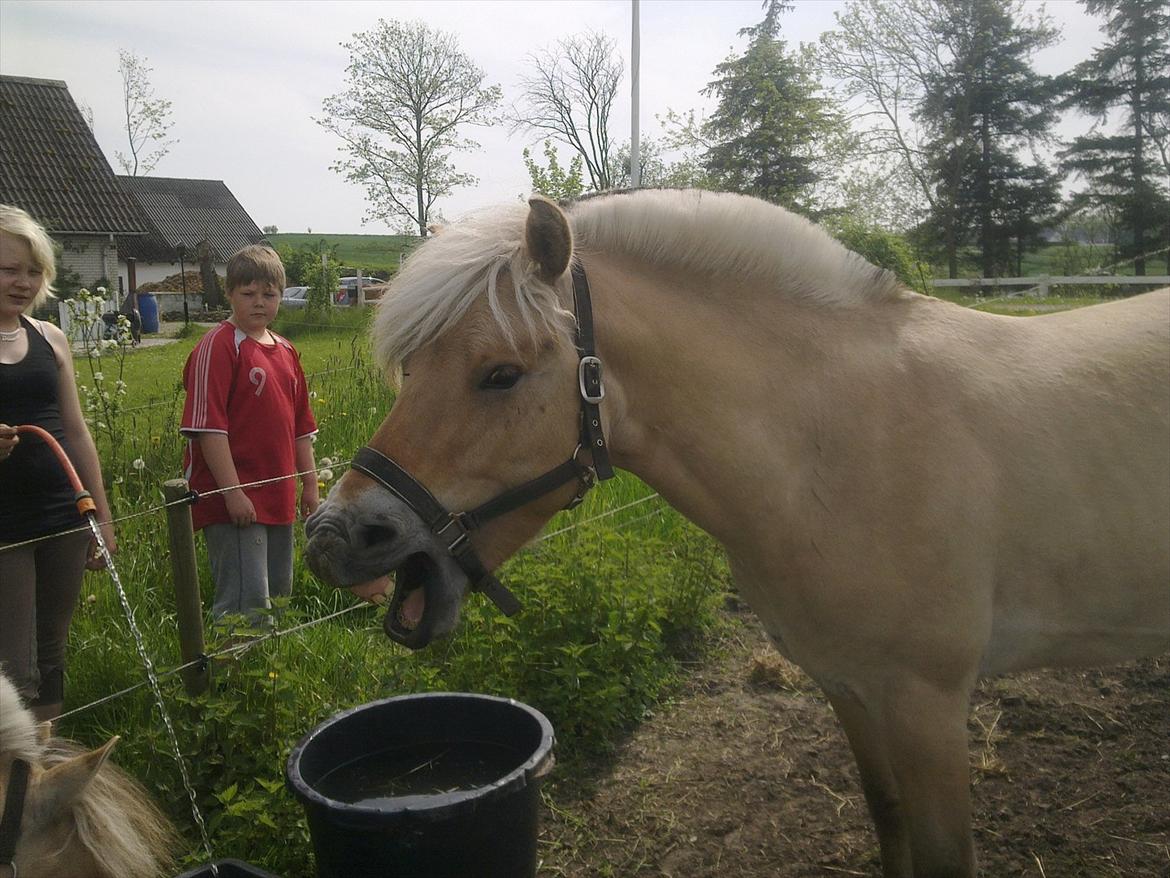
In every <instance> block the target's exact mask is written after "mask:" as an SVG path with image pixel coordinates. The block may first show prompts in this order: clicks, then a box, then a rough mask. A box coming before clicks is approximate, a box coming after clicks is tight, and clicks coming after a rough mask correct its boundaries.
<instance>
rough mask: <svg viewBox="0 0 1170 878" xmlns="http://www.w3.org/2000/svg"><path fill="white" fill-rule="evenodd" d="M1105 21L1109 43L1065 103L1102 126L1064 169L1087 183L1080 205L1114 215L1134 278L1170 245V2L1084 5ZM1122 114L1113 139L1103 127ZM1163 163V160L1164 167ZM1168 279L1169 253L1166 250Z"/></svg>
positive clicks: (1072, 85)
mask: <svg viewBox="0 0 1170 878" xmlns="http://www.w3.org/2000/svg"><path fill="white" fill-rule="evenodd" d="M1082 2H1083V3H1084V5H1085V8H1086V9H1087V10H1088V11H1089V12H1090V13H1092V14H1093V15H1101V14H1104V15H1106V16H1107V20H1106V23H1105V24H1104V25H1103V26H1102V28H1101V30H1102V32H1103V33H1104V34H1105V35H1106V37H1107V41H1106V43H1105V44H1104V45H1103V46H1101V47H1100V48H1098V49H1097V50H1096V51H1095V52H1094V53H1093V57H1092V58H1090V59H1089V60H1087V61H1084V62H1082V63H1081V64H1078V65H1077V66H1076V67H1075V68H1074V69H1073V70H1072V72H1071V73H1070V74H1069V75H1068V76H1067V77H1066V79H1065V85H1066V87H1067V93H1066V95H1067V96H1066V99H1065V103H1066V105H1068V106H1074V107H1079V108H1081V109H1083V110H1085V111H1086V112H1088V113H1091V114H1092V115H1094V116H1095V117H1096V119H1097V124H1096V125H1095V126H1094V129H1093V130H1092V131H1091V132H1090V133H1089V134H1087V135H1085V136H1083V137H1078V138H1076V139H1074V140H1073V142H1072V143H1071V144H1069V145H1068V147H1067V149H1066V150H1065V151H1064V153H1063V154H1062V157H1063V159H1064V164H1065V167H1066V168H1067V169H1068V170H1070V171H1072V172H1075V173H1077V174H1079V175H1080V176H1082V177H1084V178H1085V179H1086V180H1088V182H1089V190H1088V191H1087V192H1084V193H1081V194H1080V195H1079V198H1078V199H1077V200H1078V201H1079V202H1080V203H1088V204H1091V205H1093V206H1095V207H1098V208H1104V209H1106V210H1108V211H1112V212H1114V213H1116V215H1117V216H1118V217H1119V219H1120V223H1121V227H1122V229H1123V230H1124V231H1125V233H1126V234H1125V239H1124V240H1123V241H1122V242H1121V245H1122V246H1121V255H1123V256H1132V257H1133V265H1134V274H1138V275H1144V274H1145V273H1146V260H1145V254H1146V252H1147V250H1148V249H1152V245H1154V244H1155V242H1159V239H1160V244H1161V246H1164V247H1165V246H1168V245H1170V232H1168V229H1167V226H1168V225H1170V221H1168V214H1170V194H1168V180H1167V177H1168V176H1170V169H1168V168H1167V165H1166V161H1165V156H1166V152H1167V147H1168V140H1170V130H1168V129H1170V125H1168V120H1170V5H1167V3H1166V0H1082ZM1112 111H1120V115H1121V119H1120V125H1119V126H1118V128H1117V130H1116V132H1115V133H1106V132H1105V131H1104V130H1103V128H1104V127H1105V126H1106V125H1107V124H1108V122H1109V116H1110V113H1111V112H1112ZM1159 156H1161V157H1162V161H1161V162H1159V160H1158V159H1159ZM1167 272H1170V251H1167Z"/></svg>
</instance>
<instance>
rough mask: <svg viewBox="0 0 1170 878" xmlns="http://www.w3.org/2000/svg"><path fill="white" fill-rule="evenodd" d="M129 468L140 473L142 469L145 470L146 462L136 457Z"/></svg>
mask: <svg viewBox="0 0 1170 878" xmlns="http://www.w3.org/2000/svg"><path fill="white" fill-rule="evenodd" d="M130 466H132V467H134V469H136V470H138V471H139V472H142V471H143V470H144V469H146V461H145V460H143V459H142V458H141V457H136V458H134V462H133V463H132V464H130Z"/></svg>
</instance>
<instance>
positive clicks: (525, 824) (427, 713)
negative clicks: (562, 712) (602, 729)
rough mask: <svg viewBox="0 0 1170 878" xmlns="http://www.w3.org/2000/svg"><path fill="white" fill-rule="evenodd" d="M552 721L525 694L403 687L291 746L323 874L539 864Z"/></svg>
mask: <svg viewBox="0 0 1170 878" xmlns="http://www.w3.org/2000/svg"><path fill="white" fill-rule="evenodd" d="M553 745H554V738H553V729H552V725H551V724H550V723H549V721H548V719H546V718H545V716H544V715H543V714H542V713H540V712H539V711H537V710H534V709H533V708H531V707H529V706H528V705H526V704H521V703H520V702H518V701H513V700H511V699H507V698H494V697H492V696H489V695H473V694H466V693H455V692H451V693H448V692H432V693H428V694H423V695H404V696H400V697H397V698H387V699H385V700H383V701H375V702H373V703H371V704H365V705H362V706H361V707H355V708H353V709H352V710H347V711H345V712H343V713H339V714H337V715H336V716H334V717H333V718H331V719H329V720H326V721H325V722H324V723H322V724H321V725H319V726H317V728H315V729H313V731H311V732H309V734H307V735H305V737H303V738H302V739H301V740H300V742H299V743H298V744H297V746H296V747H295V748H293V751H292V753H291V754H289V758H288V766H287V769H286V773H287V777H288V785H289V788H290V789H291V790H292V792H293V795H295V796H296V797H297V799H298V800H300V802H301V804H302V805H303V806H304V808H305V814H306V815H307V817H308V820H309V832H310V833H311V834H312V837H313V850H314V852H315V853H316V857H317V875H318V878H366V876H369V878H375V876H376V878H471V876H475V878H525V876H534V875H535V874H536V833H537V818H538V814H539V809H540V782H541V779H542V778H543V777H544V776H545V775H546V774H547V773H548V772H549V770H550V769H551V768H552V764H553Z"/></svg>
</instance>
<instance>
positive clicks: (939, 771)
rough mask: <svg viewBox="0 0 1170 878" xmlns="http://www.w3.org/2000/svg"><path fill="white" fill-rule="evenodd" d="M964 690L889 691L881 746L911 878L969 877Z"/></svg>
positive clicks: (909, 686) (921, 685)
mask: <svg viewBox="0 0 1170 878" xmlns="http://www.w3.org/2000/svg"><path fill="white" fill-rule="evenodd" d="M968 706H969V704H968V695H967V689H966V688H949V687H947V688H942V687H939V686H936V685H934V684H932V683H929V682H927V681H924V680H922V679H920V678H908V679H903V680H901V681H899V682H897V683H896V684H894V686H892V687H891V689H890V690H888V692H887V697H886V701H885V705H884V707H885V716H884V723H883V725H884V730H885V733H886V734H885V743H886V746H887V749H888V753H889V759H890V765H891V767H892V769H893V775H894V779H895V782H896V784H897V790H898V793H899V802H900V805H901V808H902V813H903V814H904V815H905V818H906V823H907V826H908V828H909V833H910V850H911V856H912V859H913V863H914V871H913V874H914V878H974V875H975V846H974V842H973V840H972V836H971V780H970V773H969V769H968V757H967V710H968Z"/></svg>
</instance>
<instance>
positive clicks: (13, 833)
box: [0, 759, 29, 878]
mask: <svg viewBox="0 0 1170 878" xmlns="http://www.w3.org/2000/svg"><path fill="white" fill-rule="evenodd" d="M28 774H29V765H28V763H27V762H25V761H24V760H23V759H13V760H12V770H11V774H9V775H8V789H7V790H6V791H5V794H4V819H3V820H0V865H5V866H11V867H12V875H13V878H15V876H16V843H17V842H18V841H20V822H21V820H22V819H23V818H24V798H25V794H26V793H27V792H28Z"/></svg>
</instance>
